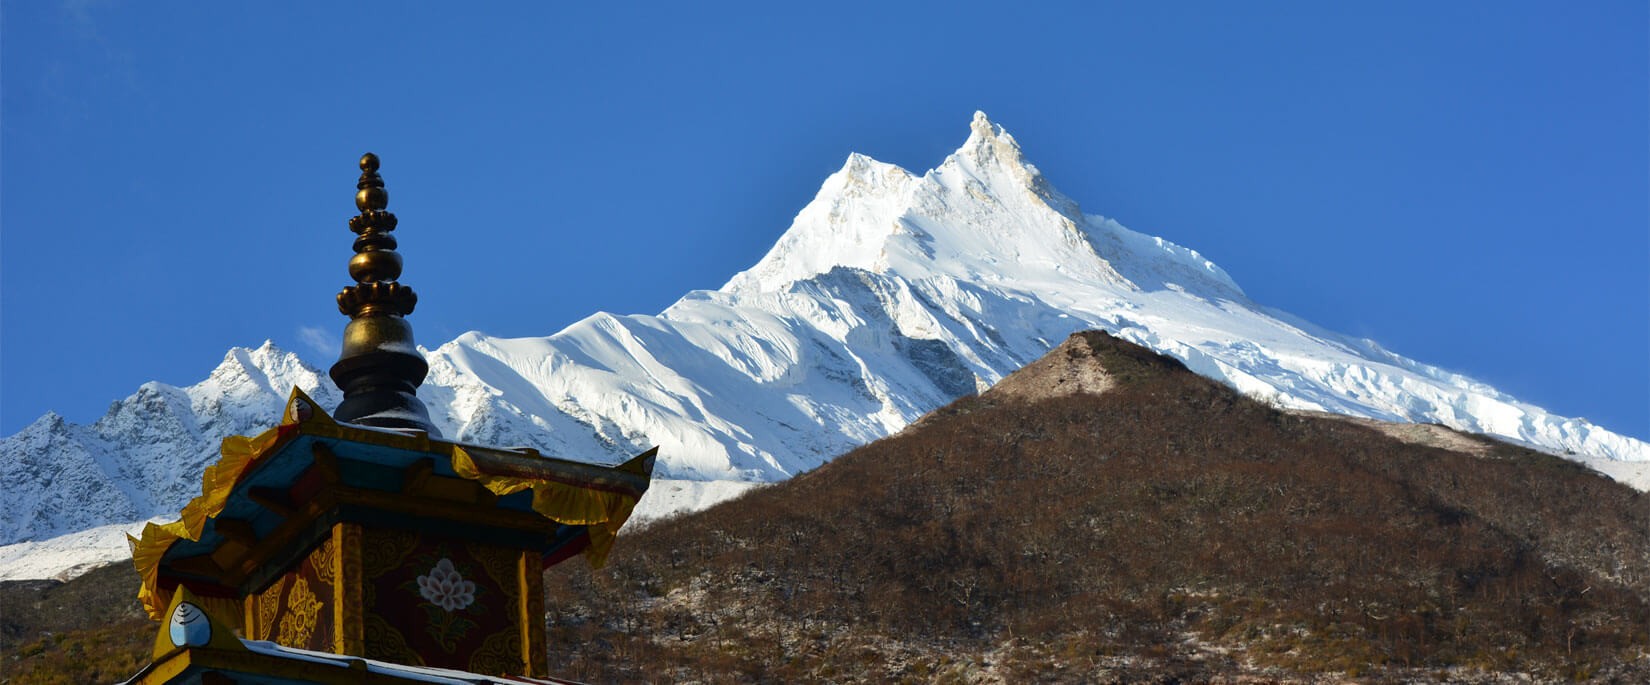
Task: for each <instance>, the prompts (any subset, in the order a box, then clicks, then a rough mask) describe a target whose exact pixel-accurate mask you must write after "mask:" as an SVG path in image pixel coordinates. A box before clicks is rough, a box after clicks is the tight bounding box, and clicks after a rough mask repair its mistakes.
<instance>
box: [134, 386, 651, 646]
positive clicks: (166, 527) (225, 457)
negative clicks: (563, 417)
mask: <svg viewBox="0 0 1650 685" xmlns="http://www.w3.org/2000/svg"><path fill="white" fill-rule="evenodd" d="M281 426H283V427H286V430H284V431H283V430H282V429H281V428H272V429H270V430H267V431H264V432H263V433H260V434H258V435H257V436H254V437H250V438H247V437H241V436H235V437H229V438H225V439H224V441H223V444H222V446H221V447H220V449H219V451H220V453H221V455H222V456H220V457H219V458H218V461H217V463H215V464H212V465H211V466H208V467H207V468H206V471H205V473H203V474H202V476H201V494H200V496H198V497H196V498H194V499H192V500H190V501H189V504H187V505H184V507H183V510H182V511H180V512H179V517H178V520H176V521H172V522H169V523H164V524H159V525H157V524H153V523H150V524H147V525H145V526H144V527H143V532H142V534H141V535H140V536H139V537H136V538H134V537H132V536H130V535H128V536H127V542H128V543H129V544H130V545H131V547H132V564H133V565H134V566H136V567H137V571H138V576H139V577H140V578H142V580H143V585H142V586H141V587H140V588H139V589H138V599H139V600H140V601H141V602H142V603H143V608H144V610H145V611H146V612H147V613H148V614H149V618H151V619H155V620H160V619H161V618H163V616H164V614H165V612H166V610H167V605H168V603H169V602H170V601H171V594H172V593H170V592H164V591H162V590H161V589H160V586H159V576H160V561H161V557H163V556H164V555H165V554H166V551H167V550H168V549H169V548H171V546H172V543H174V542H176V541H178V540H190V541H195V540H199V539H200V536H201V533H202V532H203V531H205V529H206V521H207V520H208V519H211V518H215V517H216V516H217V515H218V514H219V513H222V512H223V508H224V506H225V505H226V504H228V502H229V495H230V493H231V492H232V491H233V490H234V488H235V484H236V482H237V481H239V480H240V477H241V475H242V474H244V473H246V471H247V469H248V468H250V467H251V466H252V465H253V464H254V463H255V462H256V461H257V460H259V459H261V458H263V457H264V456H265V455H267V454H269V453H270V452H271V451H272V450H273V449H274V448H276V447H277V446H278V444H280V443H281V442H282V439H283V437H285V438H292V437H296V436H297V435H299V434H304V435H313V436H317V437H328V438H337V439H342V440H349V441H353V442H362V443H372V444H384V445H388V446H394V447H397V448H400V449H412V450H417V451H422V452H430V453H436V454H440V453H441V452H447V453H448V456H449V459H450V463H451V464H452V467H453V470H454V471H455V472H457V474H458V475H459V476H460V477H462V478H466V479H468V480H473V481H476V482H478V483H480V484H481V485H482V486H483V487H486V488H487V489H488V490H489V491H491V492H493V493H494V494H497V495H501V496H502V495H509V494H513V493H517V492H521V491H523V490H527V489H529V488H530V489H532V491H533V504H532V507H533V511H535V512H537V513H538V514H539V515H541V516H544V517H545V518H548V519H550V520H552V521H555V522H557V523H561V524H564V525H574V526H587V527H588V530H589V535H590V546H589V547H588V548H586V549H585V551H584V552H583V554H584V556H585V560H586V561H587V562H589V563H590V565H591V566H592V567H593V568H601V567H602V565H603V564H605V563H606V561H607V553H608V551H609V550H610V549H612V547H613V540H614V537H615V536H616V535H617V534H618V532H619V528H621V527H623V526H624V524H625V521H627V520H629V518H630V514H631V512H632V511H633V510H634V509H635V508H636V500H637V498H636V497H634V496H630V495H627V494H622V493H617V492H611V491H607V490H596V489H592V488H587V487H580V486H577V485H567V484H564V483H558V482H555V481H547V480H538V479H532V478H519V477H510V476H494V475H489V474H485V473H482V472H481V470H480V469H478V468H477V467H476V464H475V460H474V459H472V458H471V457H470V455H469V453H467V452H465V451H464V448H463V447H461V446H459V445H456V444H452V443H446V442H441V441H432V440H430V439H429V438H428V437H426V436H422V435H419V436H405V435H394V434H386V433H382V432H378V431H371V430H363V429H359V428H355V427H352V426H349V425H348V424H339V423H337V422H336V421H334V420H333V419H332V417H330V416H327V415H326V414H325V413H324V412H322V411H321V410H320V408H319V407H318V406H317V405H316V404H315V403H314V401H312V400H310V399H309V397H308V396H307V395H305V394H304V393H303V391H301V390H299V389H297V388H293V389H292V394H291V397H290V399H289V400H288V401H287V409H286V411H285V412H284V413H283V415H282V419H281ZM294 427H295V428H296V429H294ZM644 456H647V457H649V460H643V459H640V458H639V459H636V460H632V461H631V462H629V463H626V464H624V465H621V466H620V467H619V468H620V469H623V470H626V471H629V472H633V473H636V474H638V475H642V476H644V477H645V476H646V475H648V474H647V473H646V472H645V467H643V466H641V464H644V463H651V461H650V458H651V453H649V454H648V455H644ZM644 487H645V486H644ZM201 602H203V604H202V606H203V608H205V609H207V610H208V611H210V612H212V613H213V614H214V615H216V616H218V617H220V618H222V619H223V620H226V621H228V620H233V621H234V622H236V623H239V621H240V616H241V611H240V609H239V607H240V603H239V602H238V601H236V600H231V599H225V598H217V597H202V598H201ZM230 617H233V619H231V618H230Z"/></svg>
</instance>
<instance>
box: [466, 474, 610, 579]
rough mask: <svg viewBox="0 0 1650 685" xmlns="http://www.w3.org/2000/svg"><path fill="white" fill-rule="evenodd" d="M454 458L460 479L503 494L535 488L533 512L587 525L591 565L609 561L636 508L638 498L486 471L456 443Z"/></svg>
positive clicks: (566, 521)
mask: <svg viewBox="0 0 1650 685" xmlns="http://www.w3.org/2000/svg"><path fill="white" fill-rule="evenodd" d="M452 459H453V461H452V464H453V471H454V472H456V473H457V474H458V476H459V477H460V478H465V479H467V480H473V481H475V482H477V483H480V484H481V485H482V487H485V488H487V490H488V491H490V492H492V493H493V494H495V495H499V496H501V497H502V496H504V495H512V494H515V493H518V492H521V491H523V490H527V489H529V488H531V489H532V491H533V511H535V512H538V514H539V515H540V516H543V517H545V518H547V519H550V520H552V521H555V522H556V523H560V524H563V525H568V526H586V527H587V528H588V531H589V535H590V546H589V547H588V548H586V549H585V551H584V557H585V561H586V562H589V564H590V567H591V568H601V567H602V566H604V565H605V564H606V563H607V553H608V551H609V550H611V549H612V548H613V540H614V538H615V537H616V536H617V535H618V533H619V529H620V528H622V527H623V526H624V524H625V521H627V520H629V519H630V513H631V512H632V511H633V510H635V508H636V498H635V497H631V496H629V495H624V494H620V493H616V492H608V491H605V490H593V489H590V488H581V487H578V486H573V485H566V484H563V483H557V482H555V481H546V480H532V479H527V478H514V477H510V476H493V475H489V474H485V473H482V472H481V470H480V469H478V468H476V464H475V460H474V459H472V458H471V457H470V454H469V453H468V452H465V451H464V448H463V447H459V446H457V445H454V446H453V457H452Z"/></svg>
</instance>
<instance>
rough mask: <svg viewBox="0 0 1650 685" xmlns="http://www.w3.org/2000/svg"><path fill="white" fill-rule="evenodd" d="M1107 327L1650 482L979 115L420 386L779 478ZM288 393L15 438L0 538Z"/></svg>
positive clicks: (517, 431) (240, 390) (1641, 455)
mask: <svg viewBox="0 0 1650 685" xmlns="http://www.w3.org/2000/svg"><path fill="white" fill-rule="evenodd" d="M414 325H415V327H416V325H417V322H416V320H414ZM1089 328H1099V329H1103V330H1106V331H1108V332H1111V333H1112V334H1114V335H1117V336H1120V337H1122V338H1124V339H1127V340H1130V341H1133V342H1137V343H1140V344H1142V345H1146V346H1148V347H1151V348H1153V349H1156V350H1158V351H1161V352H1164V353H1166V354H1169V355H1172V356H1174V357H1177V358H1179V359H1181V360H1182V361H1184V362H1185V363H1186V364H1187V366H1189V367H1190V368H1191V369H1193V370H1194V371H1197V372H1198V373H1201V374H1204V375H1206V376H1209V377H1212V378H1216V379H1219V380H1221V381H1224V382H1226V383H1228V384H1231V385H1232V386H1234V387H1236V388H1238V389H1239V390H1241V391H1243V392H1245V393H1248V394H1249V395H1252V396H1256V397H1260V398H1264V399H1267V400H1269V401H1272V402H1275V403H1277V404H1279V405H1282V406H1286V407H1291V408H1299V409H1309V410H1320V411H1328V412H1334V413H1341V414H1349V415H1355V416H1362V417H1370V418H1377V419H1384V420H1391V421H1418V422H1435V423H1441V424H1444V425H1447V426H1451V427H1454V428H1458V429H1461V430H1465V431H1472V432H1479V433H1487V434H1491V435H1495V436H1500V437H1504V438H1507V439H1511V440H1515V441H1519V442H1523V443H1528V444H1532V445H1535V446H1539V447H1542V448H1545V449H1548V450H1550V451H1553V452H1557V453H1570V454H1572V455H1573V457H1574V458H1576V459H1579V460H1582V461H1585V462H1587V463H1589V464H1592V465H1594V466H1595V468H1600V469H1601V470H1604V471H1606V472H1608V473H1612V474H1613V475H1615V476H1616V477H1618V478H1621V479H1623V480H1627V481H1629V482H1632V483H1635V485H1636V486H1637V487H1640V488H1646V487H1650V445H1647V444H1646V443H1644V442H1640V441H1638V440H1634V439H1631V438H1627V437H1624V436H1621V435H1617V434H1615V433H1612V432H1610V431H1608V430H1606V429H1604V428H1601V427H1598V426H1595V425H1592V424H1590V423H1588V422H1586V421H1585V420H1580V419H1566V418H1563V417H1558V416H1553V415H1551V414H1548V413H1547V412H1545V411H1543V410H1542V409H1540V408H1538V407H1535V406H1532V405H1530V404H1527V403H1524V402H1520V401H1518V400H1517V399H1514V398H1512V397H1510V396H1508V395H1506V394H1504V393H1501V392H1498V391H1496V390H1495V389H1494V388H1491V387H1489V386H1487V385H1484V384H1482V383H1479V382H1477V381H1473V380H1472V379H1470V378H1466V377H1464V376H1461V375H1458V374H1454V373H1450V372H1446V371H1443V370H1440V369H1438V368H1435V367H1431V366H1428V365H1425V364H1422V363H1419V362H1415V361H1412V360H1409V359H1405V358H1403V357H1400V356H1398V355H1396V354H1393V353H1391V352H1388V351H1386V350H1383V349H1381V348H1380V347H1379V346H1377V345H1376V344H1375V343H1373V342H1371V341H1368V340H1357V339H1352V338H1348V337H1346V336H1342V335H1338V334H1335V333H1332V332H1328V331H1325V330H1323V329H1321V328H1318V327H1316V326H1314V325H1312V324H1310V323H1307V322H1304V321H1301V320H1299V319H1297V318H1295V317H1292V316H1290V315H1288V314H1284V313H1282V312H1278V311H1275V310H1272V309H1268V308H1266V307H1264V306H1261V305H1259V304H1256V303H1254V302H1252V301H1250V300H1249V298H1248V297H1247V296H1245V295H1244V293H1243V290H1242V289H1241V288H1239V287H1238V286H1237V284H1235V283H1233V282H1232V280H1231V278H1229V277H1228V276H1227V275H1226V273H1225V272H1224V271H1222V270H1221V269H1220V268H1219V267H1218V266H1215V265H1214V264H1213V263H1211V262H1209V261H1208V260H1206V259H1204V258H1202V257H1201V256H1200V255H1198V253H1196V252H1195V251H1193V250H1190V249H1187V248H1184V247H1181V246H1178V245H1175V244H1173V243H1170V242H1167V241H1165V240H1162V239H1160V238H1153V237H1151V236H1147V235H1144V234H1141V233H1136V232H1134V231H1131V230H1129V229H1126V228H1124V227H1123V226H1121V225H1120V224H1118V223H1117V222H1115V221H1112V220H1110V219H1107V218H1105V217H1101V216H1097V215H1091V214H1084V213H1083V212H1082V211H1081V209H1080V208H1079V206H1078V204H1077V203H1076V202H1074V201H1072V200H1071V199H1069V198H1067V197H1065V196H1063V195H1061V194H1060V193H1059V192H1058V191H1056V190H1055V189H1054V188H1053V187H1052V186H1051V185H1050V184H1049V183H1048V182H1047V181H1046V180H1045V179H1044V178H1043V177H1042V175H1041V174H1040V173H1038V171H1037V169H1036V168H1035V167H1034V166H1032V165H1031V164H1029V163H1027V162H1026V160H1025V159H1024V158H1023V156H1022V154H1021V150H1020V148H1019V146H1018V145H1017V144H1016V142H1015V141H1014V139H1013V137H1012V136H1010V135H1009V134H1008V133H1006V132H1005V131H1004V130H1003V129H1002V128H1001V127H999V126H996V125H995V124H993V123H991V122H990V121H989V120H987V119H986V117H985V115H983V114H976V115H975V118H974V121H973V124H972V130H971V134H970V135H969V137H968V140H967V142H965V143H964V144H963V146H962V148H960V149H958V150H957V151H956V152H955V153H954V154H952V155H951V156H950V157H948V158H947V159H946V160H945V161H944V162H943V163H942V164H941V165H940V166H938V167H937V168H935V169H933V170H930V171H928V172H926V173H924V174H922V175H915V174H912V173H910V172H908V171H906V170H904V169H901V168H899V167H897V166H893V165H890V164H884V163H881V162H877V161H875V160H873V159H870V158H868V157H864V156H861V155H858V154H855V155H851V156H850V157H849V158H848V161H847V164H846V165H845V166H844V167H843V168H842V169H841V170H840V171H838V172H836V173H835V174H832V175H831V176H830V177H829V178H827V179H826V180H825V183H824V186H823V187H822V188H821V189H820V191H819V194H818V195H817V196H816V197H815V198H814V200H813V201H812V202H811V203H809V204H808V206H807V207H805V208H803V210H802V211H801V213H800V214H798V215H797V218H796V220H795V222H794V223H793V224H792V226H791V227H790V229H789V230H788V231H786V232H785V234H784V235H783V236H782V237H781V238H780V239H779V241H778V243H777V244H776V245H775V246H774V247H773V249H772V250H771V251H770V252H769V253H768V254H767V256H765V257H764V258H763V259H762V260H761V261H760V262H758V263H757V264H756V265H755V266H753V267H752V268H750V269H749V270H747V271H745V272H742V273H739V274H737V275H735V276H734V277H733V278H732V279H731V280H729V281H728V283H727V284H726V285H724V286H722V287H721V288H720V289H718V290H704V291H694V292H691V293H689V294H687V295H686V296H684V297H683V298H682V299H681V300H679V301H677V302H676V303H675V304H673V305H671V306H670V308H668V309H666V310H665V311H664V312H663V313H661V314H659V315H657V316H643V315H631V316H616V315H612V314H606V313H598V314H595V315H593V316H590V317H589V318H586V319H584V320H582V321H579V322H578V323H575V324H573V325H571V326H569V327H567V328H566V329H564V330H562V331H561V332H559V333H556V334H555V335H551V336H549V337H543V338H519V339H501V338H493V337H489V336H485V335H481V334H479V333H468V334H465V335H463V336H460V337H459V338H458V339H456V340H454V341H452V342H449V343H447V344H445V345H442V346H441V347H440V348H438V349H436V350H433V351H426V356H427V357H428V359H429V362H430V375H429V378H428V379H427V380H426V382H425V385H424V386H423V387H422V388H421V389H420V390H419V395H420V396H421V397H422V398H423V399H424V401H425V402H426V404H428V405H429V407H430V412H431V415H432V417H433V418H434V420H435V421H436V423H437V424H438V425H439V426H440V428H441V430H442V431H443V432H444V434H445V435H446V436H447V437H449V438H456V439H459V440H463V441H468V442H476V443H485V444H495V445H521V446H532V447H536V448H538V449H539V450H540V451H541V452H544V453H546V454H555V455H560V456H566V457H570V458H578V459H585V460H591V461H609V462H616V461H618V460H619V459H621V458H623V457H627V456H629V455H633V454H635V453H638V452H640V451H642V450H644V449H646V448H648V447H651V446H653V445H658V446H659V447H660V461H659V471H658V475H659V476H660V477H662V478H665V479H674V480H679V481H686V482H690V483H691V482H696V481H697V482H703V481H742V482H762V481H773V480H780V479H784V478H787V477H789V476H791V475H794V474H796V473H799V472H802V471H806V470H808V469H811V468H814V467H816V466H818V465H820V464H821V463H823V462H825V461H826V460H828V459H830V458H831V457H833V456H835V455H837V454H840V453H842V452H844V451H846V450H848V449H850V448H852V447H854V446H857V445H859V444H862V443H864V442H867V441H870V440H874V439H876V438H880V437H883V436H886V435H888V434H890V433H893V432H895V431H898V430H900V429H901V428H903V427H904V426H906V425H907V424H909V423H910V422H912V421H913V420H915V419H916V418H917V417H919V416H921V415H922V414H923V413H925V412H927V411H929V410H931V409H934V408H935V407H938V406H940V405H941V404H944V403H945V402H948V401H950V400H951V399H953V398H956V397H958V396H960V395H963V394H967V393H972V392H976V391H978V390H980V389H983V388H985V387H988V386H990V385H991V384H992V383H994V382H996V381H997V380H998V379H1000V378H1002V377H1004V376H1005V375H1007V374H1009V373H1010V372H1012V371H1014V370H1015V369H1018V368H1020V367H1021V366H1023V365H1024V364H1026V363H1028V362H1030V361H1032V360H1034V359H1036V358H1038V357H1039V356H1041V355H1042V354H1043V353H1045V352H1047V351H1048V350H1049V349H1050V348H1052V347H1053V346H1054V345H1056V344H1058V343H1059V342H1060V341H1062V340H1064V339H1065V338H1066V336H1067V335H1068V334H1070V333H1072V332H1074V331H1078V330H1083V329H1089ZM292 385H297V386H299V387H301V388H303V389H304V390H305V391H306V392H309V393H310V394H311V395H312V396H313V397H315V399H316V400H317V401H320V402H322V403H323V404H326V405H327V406H329V407H331V406H336V403H337V402H338V401H339V399H341V398H340V396H339V394H338V392H337V390H336V389H335V388H333V387H332V384H331V382H330V381H328V380H326V379H325V376H324V374H323V373H321V372H320V371H319V370H317V369H314V368H311V367H307V366H305V365H304V364H303V363H302V362H300V361H299V360H298V358H297V357H296V356H295V355H292V354H290V353H286V352H283V351H280V350H278V349H276V348H274V347H273V346H271V345H268V344H265V345H264V346H263V347H261V348H258V349H257V350H245V349H236V350H232V351H231V352H230V353H229V355H228V356H227V357H225V359H224V362H223V364H222V365H220V366H219V367H218V369H217V370H216V371H214V372H213V373H212V376H211V377H210V378H208V379H207V380H206V381H203V382H201V383H200V384H197V385H194V386H190V387H188V388H181V389H180V388H174V387H171V386H166V385H162V384H159V383H150V384H147V385H145V386H143V387H142V388H140V389H139V391H138V392H137V394H135V395H133V396H131V397H129V398H127V399H125V400H123V401H120V402H116V403H115V404H114V405H113V406H112V407H111V409H110V411H109V414H108V415H107V416H105V417H104V418H102V419H100V420H98V421H97V422H96V423H94V424H92V425H90V426H77V425H73V424H70V423H67V422H65V421H63V420H62V419H61V418H59V417H57V416H55V415H47V416H45V417H43V418H41V419H40V420H39V421H36V422H35V423H34V424H33V425H31V426H29V427H28V428H26V429H24V430H23V431H21V432H19V433H18V434H16V435H14V436H11V437H9V438H6V439H5V440H4V441H3V442H0V479H4V481H5V482H6V483H8V490H9V491H10V495H11V499H12V502H11V504H10V505H9V506H8V507H7V508H6V510H5V513H4V518H3V520H0V544H3V543H10V542H16V541H20V540H34V539H41V538H45V537H50V536H53V535H57V534H62V533H67V532H70V531H76V530H81V529H84V528H88V527H92V526H96V525H101V524H109V523H120V522H128V521H135V520H140V519H143V518H146V517H149V516H153V515H166V514H170V513H173V512H175V511H176V510H177V508H178V507H179V506H181V505H182V504H183V503H184V502H185V501H186V500H187V499H188V498H189V497H190V496H192V495H193V494H194V493H195V492H196V490H197V488H198V483H199V474H200V471H201V469H202V468H203V467H204V466H205V465H206V464H207V463H209V462H210V461H211V460H212V459H213V458H215V456H216V451H217V442H218V441H219V440H221V439H222V438H223V437H225V436H227V435H232V434H245V433H253V432H256V431H258V430H260V429H262V428H264V427H267V426H268V425H270V424H271V423H273V422H274V421H275V420H276V418H277V416H278V414H279V406H280V403H281V401H282V399H284V397H285V394H286V392H287V389H288V388H290V387H291V386H292ZM683 487H685V486H682V485H681V484H678V485H677V490H678V491H680V492H682V493H684V494H682V495H681V498H682V501H692V500H696V499H697V500H699V501H702V500H703V499H705V498H704V497H703V493H702V492H699V491H694V490H693V489H692V488H687V489H686V490H683V489H682V488H683ZM737 489H738V488H726V487H725V488H723V491H724V492H733V491H737ZM644 504H645V501H644Z"/></svg>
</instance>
